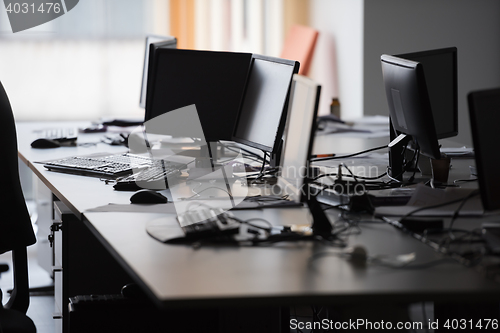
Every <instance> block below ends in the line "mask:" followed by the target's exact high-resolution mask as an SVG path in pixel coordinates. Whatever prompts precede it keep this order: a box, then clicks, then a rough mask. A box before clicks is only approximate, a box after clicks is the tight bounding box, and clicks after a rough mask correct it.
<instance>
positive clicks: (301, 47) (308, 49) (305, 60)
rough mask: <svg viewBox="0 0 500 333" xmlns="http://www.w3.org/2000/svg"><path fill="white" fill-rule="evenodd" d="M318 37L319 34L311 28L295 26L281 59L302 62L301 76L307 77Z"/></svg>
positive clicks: (292, 28) (289, 34)
mask: <svg viewBox="0 0 500 333" xmlns="http://www.w3.org/2000/svg"><path fill="white" fill-rule="evenodd" d="M318 35H319V32H318V31H317V30H314V29H313V28H311V27H306V26H303V25H297V24H295V25H293V26H292V27H291V28H290V31H289V32H288V35H287V37H286V39H285V43H284V45H283V50H282V51H281V55H280V58H284V59H290V60H295V61H298V62H300V69H299V74H301V75H306V76H307V74H308V72H309V68H310V67H311V62H312V57H313V54H314V48H315V46H316V41H317V40H318Z"/></svg>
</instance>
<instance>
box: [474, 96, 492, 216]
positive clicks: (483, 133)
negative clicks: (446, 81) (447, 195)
mask: <svg viewBox="0 0 500 333" xmlns="http://www.w3.org/2000/svg"><path fill="white" fill-rule="evenodd" d="M467 100H468V104H469V116H470V125H471V132H472V142H473V145H474V155H475V158H476V170H477V178H478V182H479V191H480V193H481V200H482V202H483V207H484V209H487V210H496V209H500V190H499V189H500V172H498V166H499V165H500V154H498V152H497V150H498V143H497V140H498V124H500V89H488V90H482V91H475V92H471V93H469V95H468V96H467Z"/></svg>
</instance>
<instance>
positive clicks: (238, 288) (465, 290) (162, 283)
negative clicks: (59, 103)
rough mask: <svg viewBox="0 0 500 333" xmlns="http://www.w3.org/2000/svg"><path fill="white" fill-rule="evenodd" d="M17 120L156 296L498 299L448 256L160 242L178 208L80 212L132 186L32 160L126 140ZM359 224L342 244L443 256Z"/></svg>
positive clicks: (190, 301)
mask: <svg viewBox="0 0 500 333" xmlns="http://www.w3.org/2000/svg"><path fill="white" fill-rule="evenodd" d="M61 125H64V124H61ZM17 126H18V145H19V147H18V148H19V155H20V157H21V159H22V160H23V161H24V162H25V163H27V164H28V166H29V167H30V168H31V169H32V170H33V171H34V172H35V174H36V175H37V177H39V178H40V179H41V180H42V181H43V182H44V183H45V184H46V185H47V186H48V187H49V188H50V189H51V190H52V191H53V193H54V194H55V195H56V196H57V197H58V198H59V199H60V200H62V201H63V202H64V203H66V204H67V205H68V206H69V207H70V209H72V210H73V211H74V212H75V213H76V214H79V215H80V214H81V217H82V218H83V219H84V221H85V223H86V224H87V225H88V227H89V228H90V229H91V230H92V231H93V232H94V234H95V235H96V236H97V237H98V238H99V239H100V241H101V242H102V243H103V244H104V245H105V246H106V248H107V249H108V250H109V251H110V252H111V254H112V255H113V256H114V257H115V258H116V259H117V260H118V261H119V262H120V263H121V264H122V266H123V267H124V268H125V269H126V270H127V271H128V272H129V273H130V274H131V276H132V277H134V278H135V279H136V281H137V282H138V283H139V284H140V285H141V286H142V287H143V288H144V290H145V291H146V292H147V293H148V294H149V295H150V296H151V297H152V298H153V299H155V300H156V301H157V302H158V303H161V304H163V305H165V306H181V305H184V306H203V305H207V306H216V305H231V304H240V305H241V304H245V305H248V304H255V305H264V304H265V305H271V304H276V305H279V304H292V303H294V304H299V303H315V302H321V303H332V304H333V303H355V302H360V301H363V302H370V301H373V302H379V303H380V302H410V301H419V300H420V301H421V300H429V301H430V300H445V299H446V300H459V299H460V300H498V299H499V296H500V285H499V284H497V283H495V282H493V281H491V280H488V279H486V278H484V277H483V276H481V274H479V273H478V272H477V271H475V269H473V268H466V267H463V266H460V265H458V264H454V263H450V264H442V265H438V266H435V267H431V268H427V269H420V270H416V269H415V270H412V269H393V268H387V267H382V266H375V265H368V266H366V267H361V268H359V267H356V266H354V265H352V263H350V262H348V261H346V260H345V259H344V258H339V257H336V256H329V257H324V258H320V259H317V260H314V261H312V262H311V261H310V258H311V256H312V255H313V254H315V253H318V252H322V251H331V252H338V251H339V249H337V248H333V247H326V246H324V245H320V244H317V243H308V242H302V243H293V244H291V243H286V244H285V243H283V244H279V245H274V246H269V247H211V246H205V247H202V248H199V249H195V248H192V247H190V246H183V245H165V244H162V243H160V242H158V241H156V240H154V239H152V238H151V237H150V236H149V235H148V234H147V233H146V231H145V226H146V224H147V223H148V222H149V221H151V220H154V219H158V218H162V219H166V220H171V221H173V220H174V219H175V216H173V215H167V214H166V215H160V214H151V213H148V214H144V213H85V210H87V209H89V208H92V207H96V206H101V205H104V204H107V203H109V202H114V203H128V200H129V197H130V193H127V192H116V191H114V190H113V188H112V187H111V186H109V185H108V186H106V185H105V184H104V183H103V182H102V181H100V180H99V179H97V178H89V177H82V176H74V175H68V174H61V173H56V172H49V171H47V170H45V169H44V168H43V166H42V165H41V164H35V163H33V162H34V161H41V160H48V159H53V158H57V157H65V156H73V155H77V154H82V155H83V154H91V153H94V152H98V151H109V152H113V153H115V152H121V151H124V149H123V148H116V147H109V146H106V145H103V144H100V145H97V146H95V147H90V148H83V147H78V148H58V149H51V150H43V151H42V150H35V149H32V148H30V146H29V144H30V142H31V141H32V140H33V138H34V134H33V133H32V131H33V129H37V128H39V127H40V123H18V124H17ZM98 137H99V136H98V135H94V136H88V137H87V139H85V140H90V141H92V140H94V141H95V140H97V138H98ZM94 138H95V139H94ZM80 141H82V140H80ZM377 144H378V143H376V144H374V146H375V145H377ZM237 215H238V216H240V217H241V218H249V217H263V218H265V219H267V220H268V221H270V222H271V223H273V224H276V225H280V224H303V223H308V221H310V217H309V214H308V212H307V210H306V209H302V208H295V209H286V210H279V209H267V210H264V211H246V212H238V213H237ZM330 218H331V219H332V221H333V220H335V219H337V218H338V212H336V211H334V210H330ZM460 223H464V222H463V221H460ZM470 223H473V224H478V223H479V222H477V221H471V222H470ZM360 227H361V233H360V234H357V235H352V236H350V237H349V238H348V243H349V245H356V244H362V245H363V246H365V247H366V248H367V250H368V252H369V254H370V255H382V254H388V255H395V254H405V253H411V252H415V253H416V255H417V263H425V262H429V261H432V260H435V259H437V258H439V256H438V254H436V253H435V252H434V251H433V250H432V249H431V248H430V247H428V246H426V245H424V244H422V243H420V242H418V241H417V240H415V239H413V238H412V237H411V236H409V235H406V234H403V233H402V232H400V231H399V230H396V229H394V228H393V227H391V226H388V225H385V224H381V223H363V224H361V225H360Z"/></svg>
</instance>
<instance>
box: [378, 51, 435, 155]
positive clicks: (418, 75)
mask: <svg viewBox="0 0 500 333" xmlns="http://www.w3.org/2000/svg"><path fill="white" fill-rule="evenodd" d="M381 63H382V75H383V79H384V85H385V91H386V97H387V103H388V104H389V113H390V117H391V123H392V126H393V128H394V130H395V132H396V133H397V134H398V135H399V134H405V135H408V136H411V137H412V138H413V141H414V142H415V143H416V144H417V145H418V148H419V151H420V153H422V154H423V155H426V156H428V157H430V158H434V159H439V158H440V157H441V153H440V151H439V143H438V138H437V135H436V128H435V125H434V117H433V114H432V109H431V103H430V99H429V94H428V92H427V84H426V78H425V75H424V70H423V66H422V64H421V63H419V62H416V61H411V60H406V59H403V58H399V57H395V56H390V55H385V54H384V55H382V56H381ZM390 146H391V145H390Z"/></svg>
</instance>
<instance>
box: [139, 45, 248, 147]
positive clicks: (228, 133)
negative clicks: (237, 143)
mask: <svg viewBox="0 0 500 333" xmlns="http://www.w3.org/2000/svg"><path fill="white" fill-rule="evenodd" d="M251 57H252V55H251V54H249V53H232V52H211V51H194V50H178V49H159V50H157V51H156V56H155V59H154V68H153V69H152V71H151V72H150V73H151V76H152V78H151V83H152V89H148V98H147V103H146V121H148V120H150V119H153V118H154V117H156V116H159V115H161V114H164V113H165V112H169V111H172V110H176V109H179V108H182V107H184V106H187V105H191V104H194V105H196V109H197V111H198V115H199V117H200V122H201V126H202V128H203V133H204V134H205V138H206V140H207V141H212V142H214V141H218V140H231V137H232V132H233V129H234V124H235V122H236V118H237V115H238V110H239V106H240V103H241V99H242V96H243V92H244V89H245V82H246V78H247V75H248V69H249V64H250V59H251ZM186 136H190V135H189V133H186Z"/></svg>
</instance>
